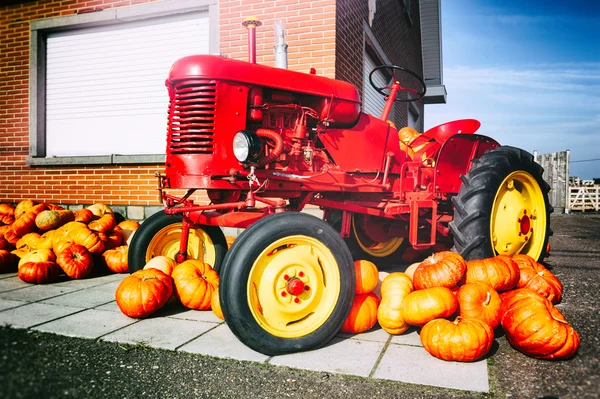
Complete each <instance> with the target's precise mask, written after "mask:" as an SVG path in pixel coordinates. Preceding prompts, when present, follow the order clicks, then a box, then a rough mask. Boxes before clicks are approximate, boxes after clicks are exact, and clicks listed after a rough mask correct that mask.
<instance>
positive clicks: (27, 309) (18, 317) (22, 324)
mask: <svg viewBox="0 0 600 399" xmlns="http://www.w3.org/2000/svg"><path fill="white" fill-rule="evenodd" d="M79 311H81V309H77V308H68V307H64V306H55V305H50V304H47V303H31V304H28V305H25V306H21V307H18V308H13V309H8V310H5V311H3V312H0V325H4V324H8V325H10V326H13V327H17V328H29V327H32V326H35V325H38V324H42V323H46V322H48V321H51V320H54V319H58V318H60V317H64V316H67V315H69V314H72V313H76V312H79Z"/></svg>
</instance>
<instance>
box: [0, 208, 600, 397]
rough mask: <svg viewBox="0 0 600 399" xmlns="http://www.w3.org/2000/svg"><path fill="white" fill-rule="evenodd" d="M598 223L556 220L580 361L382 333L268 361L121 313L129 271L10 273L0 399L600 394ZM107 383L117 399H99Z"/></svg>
mask: <svg viewBox="0 0 600 399" xmlns="http://www.w3.org/2000/svg"><path fill="white" fill-rule="evenodd" d="M598 226H600V215H597V214H596V215H594V214H591V215H590V214H585V215H557V216H553V218H552V228H553V229H554V237H553V239H552V255H551V257H550V258H549V260H548V264H547V265H548V267H550V268H551V270H552V271H553V272H554V273H555V274H556V275H557V276H558V277H559V278H560V279H561V281H562V282H563V285H564V288H565V294H564V298H563V301H562V302H561V303H560V304H559V305H558V307H559V309H560V310H561V312H563V314H564V315H565V317H566V318H567V320H568V321H569V322H570V323H571V324H572V325H573V326H574V327H575V328H576V330H577V331H578V332H579V334H580V336H581V346H580V349H579V352H578V354H577V355H576V356H575V357H574V358H573V359H571V360H567V361H559V362H550V361H542V360H538V359H533V358H530V357H527V356H524V355H523V354H521V353H519V352H518V351H516V350H514V349H513V348H512V347H511V346H510V345H509V344H508V342H507V340H506V338H505V337H504V336H502V334H501V333H499V334H498V335H497V336H496V339H495V344H494V347H493V348H492V351H491V353H490V354H489V355H488V356H487V357H486V358H485V359H484V360H481V361H478V362H474V363H454V362H444V361H441V360H438V359H436V358H433V357H432V356H430V355H429V354H428V353H427V352H426V351H425V350H424V349H423V348H422V347H421V345H420V342H419V337H418V334H417V332H416V331H414V330H413V331H410V332H408V333H406V334H403V335H401V336H390V335H388V334H387V333H385V332H384V331H382V330H381V329H380V328H378V326H377V325H376V327H375V328H374V329H372V330H371V331H369V332H367V333H364V334H356V335H348V334H340V335H338V336H337V337H336V338H335V339H334V340H333V341H332V342H331V343H329V344H328V345H327V346H325V347H323V348H321V349H318V350H315V351H311V352H304V353H297V354H292V355H285V356H275V357H267V356H264V355H262V354H260V353H256V352H254V351H252V350H250V349H248V348H247V347H246V346H244V345H243V344H241V343H240V342H239V341H238V340H237V339H236V338H235V337H234V336H233V334H232V333H231V332H230V331H229V329H228V328H227V325H226V324H225V323H223V322H222V321H221V320H220V319H218V318H216V316H214V315H213V314H212V312H211V311H206V312H199V311H194V310H188V309H185V308H183V307H177V306H175V307H170V308H165V309H163V310H161V311H159V313H157V314H155V315H154V316H152V317H151V318H148V319H145V320H136V319H130V318H128V317H126V316H124V315H123V314H122V313H121V312H120V311H119V309H118V307H117V306H116V304H115V302H114V292H115V289H116V287H117V285H118V284H119V282H120V280H121V279H123V278H124V277H125V276H126V275H94V276H92V277H90V278H87V279H84V280H69V281H66V280H65V281H61V282H58V283H55V284H52V285H29V284H26V283H23V282H21V281H20V280H19V279H18V277H16V276H15V274H3V275H0V326H2V325H8V326H10V327H12V328H10V329H7V328H0V354H1V355H2V356H1V357H0V369H1V370H3V372H2V373H0V398H1V397H11V398H13V397H39V395H38V393H39V392H45V391H43V390H44V389H50V388H49V387H53V386H54V387H55V388H56V391H52V392H54V394H52V395H46V396H45V397H47V396H51V397H59V396H63V391H64V396H70V397H114V396H115V395H116V396H119V397H139V396H140V395H142V394H143V393H144V392H147V391H148V390H149V389H161V388H164V389H166V387H170V389H171V391H169V392H170V394H168V395H162V394H161V392H162V391H159V390H155V391H152V392H153V395H151V396H153V397H173V396H176V397H188V396H190V397H191V396H198V397H282V396H303V397H304V398H313V397H314V398H317V397H319V398H322V397H331V398H333V397H348V395H350V394H352V395H353V396H354V397H372V396H378V397H382V398H388V397H390V398H392V397H393V398H396V397H398V398H400V397H428V398H429V397H439V398H442V397H443V398H445V397H455V396H461V397H463V396H466V397H503V398H504V397H519V398H521V397H522V398H541V397H560V398H571V397H572V398H600V339H599V338H598V333H597V332H598V329H599V328H600V305H599V302H598V300H597V296H598V292H600V279H599V278H598V271H599V270H600V228H598ZM55 334H57V335H55ZM131 348H133V349H131ZM127 361H130V362H131V363H127ZM159 366H160V369H158V367H159ZM65 367H67V369H68V372H67V373H65V372H57V370H63V369H64V368H65ZM130 367H133V370H137V371H136V373H133V371H132V370H130V369H129V368H130ZM155 368H157V369H155ZM32 371H33V372H34V373H35V376H36V378H35V379H32V376H31V372H32ZM111 372H112V374H111V375H110V378H108V377H107V376H103V374H104V373H111ZM128 373H130V374H128ZM131 373H133V374H131ZM157 375H160V376H162V377H161V378H162V379H160V380H157V378H153V376H154V377H156V376H157ZM101 377H104V378H101ZM88 380H92V382H94V384H92V385H88V384H87V383H84V382H85V381H88ZM248 381H250V382H251V383H249V382H248ZM142 382H143V384H142ZM152 384H154V385H152ZM169 384H170V385H169ZM99 386H102V389H103V390H108V391H106V392H111V393H109V394H105V395H102V394H101V393H98V392H97V391H95V390H97V388H98V387H99ZM150 387H153V388H150ZM77 389H79V390H80V391H77ZM111 389H112V391H110V390H111ZM117 389H118V390H117ZM197 390H199V391H197ZM8 392H10V394H8ZM74 392H75V393H74ZM103 392H104V391H103ZM121 392H130V393H128V394H127V395H125V394H124V393H123V394H120V393H121ZM131 392H133V393H131ZM198 392H200V393H198ZM377 392H379V394H376V393H377ZM67 393H70V395H67ZM188 393H189V395H188ZM3 394H4V395H3ZM213 394H214V396H210V395H213ZM203 395H204V396H203ZM42 396H44V395H42Z"/></svg>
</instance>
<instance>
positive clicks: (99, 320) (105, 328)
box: [33, 309, 137, 338]
mask: <svg viewBox="0 0 600 399" xmlns="http://www.w3.org/2000/svg"><path fill="white" fill-rule="evenodd" d="M136 322H137V320H136V319H131V318H129V317H127V316H125V315H123V314H121V313H119V314H114V313H109V312H103V311H101V310H95V309H89V310H86V311H84V312H81V313H76V314H74V315H71V316H67V317H64V318H62V319H58V320H54V321H51V322H49V323H45V324H42V325H39V326H36V327H34V328H33V329H34V330H38V331H44V332H50V333H55V334H61V335H67V336H70V337H83V338H98V337H100V336H102V335H105V334H108V333H110V332H112V331H115V330H117V329H119V328H122V327H125V326H127V325H129V324H133V323H136Z"/></svg>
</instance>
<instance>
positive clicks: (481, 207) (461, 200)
mask: <svg viewBox="0 0 600 399" xmlns="http://www.w3.org/2000/svg"><path fill="white" fill-rule="evenodd" d="M542 173H543V168H542V167H541V166H540V165H539V164H537V163H536V162H534V160H533V156H532V155H531V154H530V153H528V152H526V151H523V150H521V149H518V148H514V147H508V146H502V147H498V148H495V149H493V150H490V151H488V152H486V153H485V154H483V156H481V158H479V159H475V160H473V165H472V167H471V170H470V171H469V172H468V173H467V174H466V176H462V181H463V183H462V186H461V188H460V190H459V192H458V195H457V196H456V197H454V198H453V200H452V201H453V203H454V208H455V210H454V220H453V221H452V222H451V223H450V229H451V232H452V234H453V236H454V245H455V247H456V250H457V251H458V252H459V253H460V254H461V255H462V256H463V257H464V258H465V259H467V260H471V259H483V258H489V257H493V256H496V255H510V256H512V255H516V254H519V253H521V254H527V255H529V256H531V257H532V258H534V259H536V260H538V261H540V262H541V261H542V260H543V259H544V257H545V256H546V255H547V253H546V247H547V245H548V238H549V237H550V235H551V234H552V230H551V229H550V213H551V212H552V211H553V208H552V206H551V205H550V202H549V200H548V192H549V191H550V186H549V185H548V184H547V183H546V182H545V181H544V179H543V178H542Z"/></svg>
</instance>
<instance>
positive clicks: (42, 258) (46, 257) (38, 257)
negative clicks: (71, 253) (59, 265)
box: [19, 249, 56, 267]
mask: <svg viewBox="0 0 600 399" xmlns="http://www.w3.org/2000/svg"><path fill="white" fill-rule="evenodd" d="M27 262H56V256H55V255H54V252H52V251H51V250H49V249H36V250H35V251H31V252H27V253H26V254H24V255H23V256H22V257H21V260H19V267H21V265H22V264H24V263H27Z"/></svg>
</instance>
